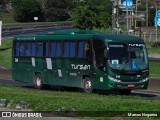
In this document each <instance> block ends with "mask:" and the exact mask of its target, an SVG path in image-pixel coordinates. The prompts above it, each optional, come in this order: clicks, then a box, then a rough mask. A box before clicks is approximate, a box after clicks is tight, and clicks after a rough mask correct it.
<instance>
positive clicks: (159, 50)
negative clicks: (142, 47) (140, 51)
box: [145, 42, 160, 54]
mask: <svg viewBox="0 0 160 120" xmlns="http://www.w3.org/2000/svg"><path fill="white" fill-rule="evenodd" d="M145 43H146V46H147V48H148V53H149V54H152V53H159V54H160V47H153V46H152V45H153V42H145Z"/></svg>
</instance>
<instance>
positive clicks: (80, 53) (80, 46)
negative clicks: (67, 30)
mask: <svg viewBox="0 0 160 120" xmlns="http://www.w3.org/2000/svg"><path fill="white" fill-rule="evenodd" d="M83 53H84V42H83V41H80V42H78V57H79V58H82V57H83Z"/></svg>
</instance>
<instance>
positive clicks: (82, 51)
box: [78, 41, 90, 58]
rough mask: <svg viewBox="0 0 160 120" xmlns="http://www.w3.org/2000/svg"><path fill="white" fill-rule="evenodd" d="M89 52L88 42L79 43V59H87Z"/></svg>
mask: <svg viewBox="0 0 160 120" xmlns="http://www.w3.org/2000/svg"><path fill="white" fill-rule="evenodd" d="M88 50H90V46H89V44H88V42H85V41H79V42H78V58H86V57H87V52H88Z"/></svg>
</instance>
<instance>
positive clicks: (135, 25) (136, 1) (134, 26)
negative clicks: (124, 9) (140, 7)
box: [134, 0, 138, 29]
mask: <svg viewBox="0 0 160 120" xmlns="http://www.w3.org/2000/svg"><path fill="white" fill-rule="evenodd" d="M137 3H138V1H137V0H136V11H135V23H134V25H135V26H134V28H135V29H136V27H137Z"/></svg>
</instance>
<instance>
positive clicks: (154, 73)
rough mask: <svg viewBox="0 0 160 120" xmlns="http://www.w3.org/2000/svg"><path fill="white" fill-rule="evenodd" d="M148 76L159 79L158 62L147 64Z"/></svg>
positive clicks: (159, 63)
mask: <svg viewBox="0 0 160 120" xmlns="http://www.w3.org/2000/svg"><path fill="white" fill-rule="evenodd" d="M149 76H150V77H151V78H160V62H149Z"/></svg>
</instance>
